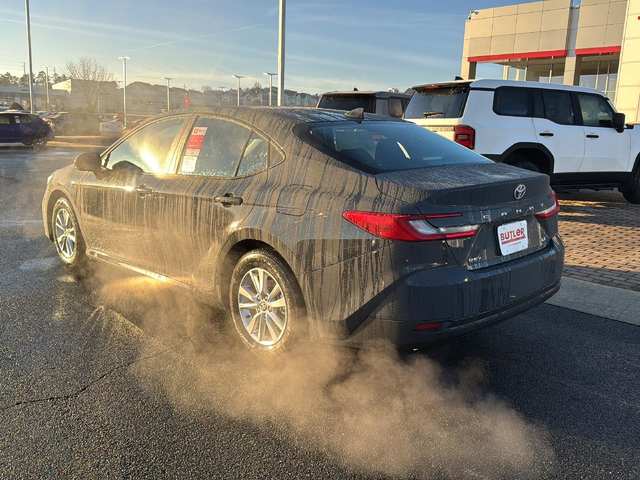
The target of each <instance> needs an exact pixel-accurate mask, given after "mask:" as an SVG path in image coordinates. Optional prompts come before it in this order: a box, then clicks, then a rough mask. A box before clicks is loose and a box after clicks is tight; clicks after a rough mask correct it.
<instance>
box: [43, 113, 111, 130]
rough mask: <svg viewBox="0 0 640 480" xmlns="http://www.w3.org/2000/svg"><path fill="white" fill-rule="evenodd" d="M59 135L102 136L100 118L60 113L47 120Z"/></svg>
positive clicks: (86, 114) (82, 114) (87, 114)
mask: <svg viewBox="0 0 640 480" xmlns="http://www.w3.org/2000/svg"><path fill="white" fill-rule="evenodd" d="M46 121H47V122H49V124H50V125H51V128H52V129H53V131H54V132H55V133H56V134H57V135H100V118H98V116H97V115H92V114H90V113H84V112H59V113H55V114H53V115H51V116H49V117H47V118H46Z"/></svg>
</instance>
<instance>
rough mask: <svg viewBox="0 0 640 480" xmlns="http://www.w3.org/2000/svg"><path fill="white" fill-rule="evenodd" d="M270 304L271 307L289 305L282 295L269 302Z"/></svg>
mask: <svg viewBox="0 0 640 480" xmlns="http://www.w3.org/2000/svg"><path fill="white" fill-rule="evenodd" d="M269 305H270V306H271V308H284V307H286V306H287V301H286V300H285V299H284V297H281V298H279V299H278V300H276V301H274V302H271V303H269Z"/></svg>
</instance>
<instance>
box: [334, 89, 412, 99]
mask: <svg viewBox="0 0 640 480" xmlns="http://www.w3.org/2000/svg"><path fill="white" fill-rule="evenodd" d="M325 95H331V96H340V95H344V96H348V95H363V96H364V95H375V96H376V98H389V97H400V98H411V95H408V94H406V93H396V92H385V91H380V92H376V91H374V90H368V91H360V90H352V91H349V90H347V91H343V92H326V93H323V94H322V96H323V97H324V96H325Z"/></svg>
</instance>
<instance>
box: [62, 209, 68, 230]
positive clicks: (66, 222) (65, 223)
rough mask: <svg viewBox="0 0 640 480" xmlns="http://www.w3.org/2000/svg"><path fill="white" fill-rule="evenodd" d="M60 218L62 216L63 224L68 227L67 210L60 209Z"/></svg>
mask: <svg viewBox="0 0 640 480" xmlns="http://www.w3.org/2000/svg"><path fill="white" fill-rule="evenodd" d="M62 218H64V226H65V227H67V228H68V227H69V212H67V211H66V210H62Z"/></svg>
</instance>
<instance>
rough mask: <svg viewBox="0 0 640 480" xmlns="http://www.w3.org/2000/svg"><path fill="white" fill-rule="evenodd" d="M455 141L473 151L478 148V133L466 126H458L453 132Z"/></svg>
mask: <svg viewBox="0 0 640 480" xmlns="http://www.w3.org/2000/svg"><path fill="white" fill-rule="evenodd" d="M453 141H454V142H456V143H459V144H460V145H462V146H463V147H467V148H469V149H471V150H473V149H474V148H475V146H476V131H475V130H474V129H473V128H471V127H467V126H466V125H457V126H456V128H455V129H454V132H453Z"/></svg>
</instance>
